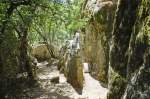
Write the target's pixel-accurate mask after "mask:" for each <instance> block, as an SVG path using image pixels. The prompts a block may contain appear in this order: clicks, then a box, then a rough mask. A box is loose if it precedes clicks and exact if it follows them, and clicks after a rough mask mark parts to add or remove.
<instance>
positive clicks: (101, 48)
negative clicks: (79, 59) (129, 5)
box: [82, 0, 116, 84]
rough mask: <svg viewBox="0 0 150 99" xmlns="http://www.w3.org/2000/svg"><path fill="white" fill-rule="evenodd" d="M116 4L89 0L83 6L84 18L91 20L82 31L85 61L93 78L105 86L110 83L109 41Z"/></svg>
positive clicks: (102, 0)
mask: <svg viewBox="0 0 150 99" xmlns="http://www.w3.org/2000/svg"><path fill="white" fill-rule="evenodd" d="M115 2H116V1H111V0H110V1H108V0H87V2H85V4H84V6H83V16H84V17H88V18H89V21H88V24H87V26H86V27H85V28H84V29H82V54H83V56H84V57H83V60H84V62H86V63H89V66H90V72H91V74H92V76H93V77H95V78H96V79H98V80H99V81H101V82H103V83H105V84H107V81H108V78H107V72H108V65H109V64H108V63H109V41H110V36H111V30H112V26H113V24H112V23H113V17H114V12H115V9H116V3H115Z"/></svg>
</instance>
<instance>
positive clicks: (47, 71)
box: [28, 62, 107, 99]
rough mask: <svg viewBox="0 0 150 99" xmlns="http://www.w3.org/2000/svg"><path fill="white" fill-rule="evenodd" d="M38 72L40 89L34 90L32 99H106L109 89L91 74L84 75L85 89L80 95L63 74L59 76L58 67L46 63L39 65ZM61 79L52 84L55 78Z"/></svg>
mask: <svg viewBox="0 0 150 99" xmlns="http://www.w3.org/2000/svg"><path fill="white" fill-rule="evenodd" d="M38 67H39V70H38V72H37V78H38V82H39V84H40V87H37V88H33V89H32V91H30V92H29V93H28V94H29V96H30V99H104V97H105V96H106V93H107V89H106V88H103V87H102V86H101V85H100V84H99V82H98V81H97V80H95V79H93V78H92V77H91V76H90V75H89V73H85V74H84V79H85V82H84V88H83V90H82V94H81V95H80V94H78V93H77V92H76V91H75V90H74V88H73V87H72V86H71V85H70V84H69V83H67V82H66V78H65V77H64V75H63V74H59V71H58V70H57V67H56V66H47V63H46V62H43V63H39V64H38ZM57 77H59V83H52V82H51V80H52V79H53V78H57Z"/></svg>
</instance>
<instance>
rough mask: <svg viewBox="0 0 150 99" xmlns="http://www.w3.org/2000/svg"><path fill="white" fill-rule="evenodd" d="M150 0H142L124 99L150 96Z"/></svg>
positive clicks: (131, 45) (130, 55)
mask: <svg viewBox="0 0 150 99" xmlns="http://www.w3.org/2000/svg"><path fill="white" fill-rule="evenodd" d="M149 5H150V1H149V0H141V2H140V4H139V7H138V11H137V15H138V16H137V19H136V23H135V25H134V28H133V30H134V31H133V34H132V36H131V41H130V45H129V46H130V47H129V59H128V65H127V68H128V69H127V79H128V80H129V82H128V84H127V87H126V91H125V93H124V95H123V98H122V99H149V98H150V87H149V86H150V76H149V75H150V47H149V46H150V29H149V27H150V6H149Z"/></svg>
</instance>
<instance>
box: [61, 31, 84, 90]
mask: <svg viewBox="0 0 150 99" xmlns="http://www.w3.org/2000/svg"><path fill="white" fill-rule="evenodd" d="M79 41H80V39H79V33H76V35H75V36H74V38H73V39H72V40H68V41H67V44H66V45H65V46H63V48H62V50H64V51H61V52H62V53H61V54H62V55H61V59H60V61H59V63H58V69H59V70H60V71H61V72H63V73H64V75H65V76H66V78H67V81H68V82H69V83H70V84H71V85H72V86H73V87H74V88H75V89H76V90H77V91H81V90H82V88H83V66H82V61H81V55H80V45H79Z"/></svg>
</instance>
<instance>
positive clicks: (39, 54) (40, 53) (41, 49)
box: [31, 44, 58, 61]
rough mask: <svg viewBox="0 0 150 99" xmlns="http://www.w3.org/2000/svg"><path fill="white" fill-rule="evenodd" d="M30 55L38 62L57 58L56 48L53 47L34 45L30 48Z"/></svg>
mask: <svg viewBox="0 0 150 99" xmlns="http://www.w3.org/2000/svg"><path fill="white" fill-rule="evenodd" d="M31 55H32V56H34V57H35V58H37V60H38V61H44V60H49V59H51V58H56V57H57V56H58V48H57V47H55V46H53V45H47V44H36V45H34V46H33V47H32V50H31Z"/></svg>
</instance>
